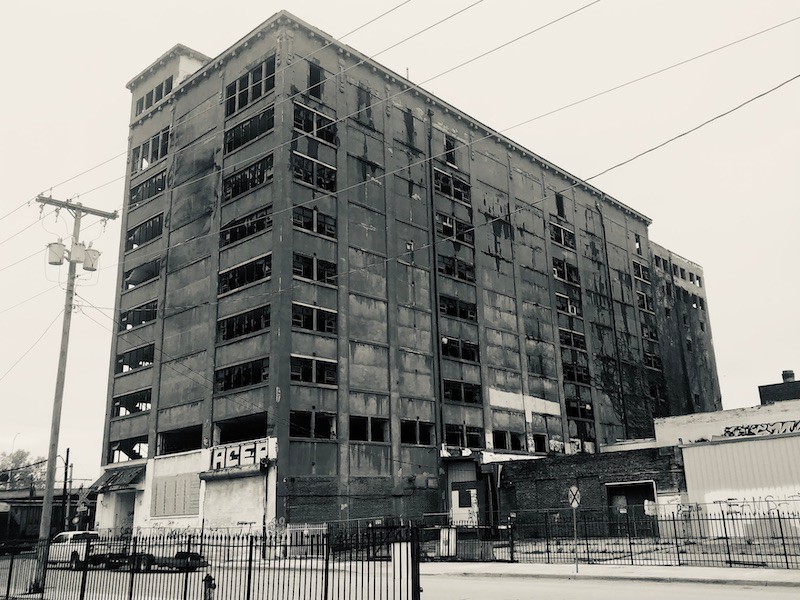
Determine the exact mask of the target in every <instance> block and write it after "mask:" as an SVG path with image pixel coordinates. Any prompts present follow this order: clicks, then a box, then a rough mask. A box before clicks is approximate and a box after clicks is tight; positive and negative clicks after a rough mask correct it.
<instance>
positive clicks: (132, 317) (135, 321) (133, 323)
mask: <svg viewBox="0 0 800 600" xmlns="http://www.w3.org/2000/svg"><path fill="white" fill-rule="evenodd" d="M157 314H158V300H151V301H150V302H147V303H146V304H142V305H140V306H136V307H134V308H130V309H128V310H122V311H120V314H119V323H118V328H119V331H127V330H128V329H133V328H134V327H138V326H139V325H145V324H147V323H151V322H153V321H155V319H156V315H157Z"/></svg>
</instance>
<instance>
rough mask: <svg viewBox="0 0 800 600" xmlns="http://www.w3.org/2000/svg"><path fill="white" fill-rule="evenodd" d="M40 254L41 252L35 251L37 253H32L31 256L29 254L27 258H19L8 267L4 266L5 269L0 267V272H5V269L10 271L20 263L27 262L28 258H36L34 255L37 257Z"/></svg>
mask: <svg viewBox="0 0 800 600" xmlns="http://www.w3.org/2000/svg"><path fill="white" fill-rule="evenodd" d="M40 253H41V250H37V251H36V252H34V253H33V254H29V255H28V256H26V257H25V258H20V259H19V260H18V261H16V262H13V263H11V264H10V265H6V266H5V267H0V271H5V270H6V269H10V268H11V267H15V266H17V265H18V264H19V263H21V262H25V261H26V260H28V259H29V258H33V257H34V256H36V255H38V254H40Z"/></svg>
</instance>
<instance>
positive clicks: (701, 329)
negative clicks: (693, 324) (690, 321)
mask: <svg viewBox="0 0 800 600" xmlns="http://www.w3.org/2000/svg"><path fill="white" fill-rule="evenodd" d="M705 330H706V324H705V323H703V322H702V321H700V331H705Z"/></svg>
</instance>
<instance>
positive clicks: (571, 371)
mask: <svg viewBox="0 0 800 600" xmlns="http://www.w3.org/2000/svg"><path fill="white" fill-rule="evenodd" d="M562 367H563V374H564V381H574V382H576V383H586V384H589V383H591V382H592V377H591V375H590V374H589V367H587V366H585V365H578V364H574V363H563V365H562Z"/></svg>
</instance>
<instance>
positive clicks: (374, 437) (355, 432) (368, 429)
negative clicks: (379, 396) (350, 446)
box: [350, 415, 389, 442]
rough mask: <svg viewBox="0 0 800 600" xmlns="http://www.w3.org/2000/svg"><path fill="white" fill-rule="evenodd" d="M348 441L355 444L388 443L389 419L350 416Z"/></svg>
mask: <svg viewBox="0 0 800 600" xmlns="http://www.w3.org/2000/svg"><path fill="white" fill-rule="evenodd" d="M350 440H351V441H355V442H388V441H389V419H383V418H380V417H358V416H352V415H351V416H350Z"/></svg>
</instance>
